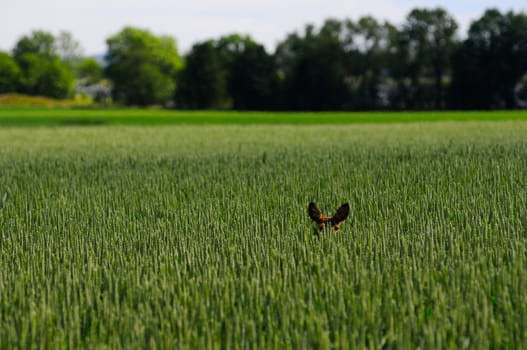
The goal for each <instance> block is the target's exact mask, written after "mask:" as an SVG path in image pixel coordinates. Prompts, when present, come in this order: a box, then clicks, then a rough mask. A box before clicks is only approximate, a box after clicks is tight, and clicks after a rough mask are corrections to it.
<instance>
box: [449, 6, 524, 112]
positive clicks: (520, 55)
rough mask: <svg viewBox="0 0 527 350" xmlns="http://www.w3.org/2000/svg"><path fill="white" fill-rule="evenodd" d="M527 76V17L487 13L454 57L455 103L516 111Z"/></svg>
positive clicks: (472, 29) (492, 11)
mask: <svg viewBox="0 0 527 350" xmlns="http://www.w3.org/2000/svg"><path fill="white" fill-rule="evenodd" d="M525 74H527V15H525V14H523V13H518V14H516V13H514V12H508V13H501V12H500V11H498V10H496V9H490V10H487V11H486V12H485V13H484V15H483V16H482V17H481V18H480V19H478V20H476V21H474V22H473V23H472V24H471V26H470V29H469V32H468V37H467V39H466V40H465V41H464V42H463V44H462V46H461V48H460V49H459V51H458V53H457V54H456V56H455V63H454V74H453V84H452V85H453V86H452V93H451V95H452V101H453V105H454V107H456V108H471V109H489V108H516V107H517V105H518V104H517V97H516V90H517V88H518V85H519V84H520V83H521V81H522V78H523V77H524V76H525Z"/></svg>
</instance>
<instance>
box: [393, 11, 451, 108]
mask: <svg viewBox="0 0 527 350" xmlns="http://www.w3.org/2000/svg"><path fill="white" fill-rule="evenodd" d="M457 28H458V25H457V23H456V21H455V20H454V18H453V17H452V16H451V15H449V14H448V13H447V12H446V11H445V10H444V9H442V8H436V9H432V10H430V9H414V10H412V11H411V12H410V14H409V15H408V16H407V18H406V23H405V24H404V25H403V28H402V32H401V38H402V42H401V44H402V45H403V48H404V50H405V54H406V60H407V64H408V68H409V75H410V79H411V81H412V85H413V88H414V89H415V91H416V94H415V95H414V98H415V100H416V101H417V100H419V101H423V103H421V104H417V107H420V108H430V107H432V104H429V103H427V100H428V99H427V96H426V95H425V94H424V91H423V89H422V86H421V85H422V84H420V81H419V79H421V80H426V78H427V77H430V76H431V77H432V79H433V81H434V103H433V107H435V108H436V109H441V108H444V100H445V99H444V96H443V95H444V94H443V76H444V74H445V72H446V71H447V70H448V69H449V67H450V62H451V58H452V55H453V53H454V50H455V48H456V45H457V42H456V37H455V35H456V31H457Z"/></svg>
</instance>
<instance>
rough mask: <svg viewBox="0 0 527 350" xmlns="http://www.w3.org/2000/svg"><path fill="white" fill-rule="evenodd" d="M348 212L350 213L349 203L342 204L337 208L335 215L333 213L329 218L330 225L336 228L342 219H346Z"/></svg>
mask: <svg viewBox="0 0 527 350" xmlns="http://www.w3.org/2000/svg"><path fill="white" fill-rule="evenodd" d="M349 213H350V205H349V203H345V204H343V205H342V206H341V207H340V208H339V209H338V210H337V212H336V213H335V215H333V217H332V218H331V225H332V226H333V228H335V227H336V230H338V225H339V224H340V223H341V222H342V221H344V220H346V218H347V217H348V215H349Z"/></svg>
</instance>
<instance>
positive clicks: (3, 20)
mask: <svg viewBox="0 0 527 350" xmlns="http://www.w3.org/2000/svg"><path fill="white" fill-rule="evenodd" d="M2 2H3V3H2V5H1V6H0V50H4V51H8V50H11V49H12V48H13V46H14V44H15V43H16V41H17V40H18V39H19V38H20V37H21V36H22V35H25V34H28V33H30V32H31V31H32V30H34V29H43V30H46V31H50V32H52V33H53V34H55V35H56V34H58V33H59V31H60V30H66V31H69V32H71V33H73V35H74V37H75V38H76V39H77V40H78V41H79V42H80V43H81V45H82V47H83V48H84V51H85V53H86V54H88V55H92V54H101V53H104V52H105V51H106V42H105V41H106V38H108V37H109V36H110V35H113V34H115V33H117V32H119V31H120V30H121V29H122V28H123V27H124V26H126V25H132V26H136V27H140V28H145V29H149V30H151V31H152V32H153V33H155V34H167V35H170V36H172V37H174V38H175V39H176V40H177V43H178V47H179V49H180V51H181V52H185V51H186V50H188V49H189V48H190V47H191V45H192V44H193V43H195V42H197V41H200V40H204V39H209V38H218V37H219V36H221V35H223V34H228V33H233V32H236V33H243V34H250V35H251V36H252V37H253V38H254V39H255V40H256V41H258V42H261V43H263V44H265V46H266V47H267V48H268V49H269V50H273V49H274V47H275V45H276V43H277V42H278V41H280V40H282V39H284V38H285V36H286V34H287V33H290V32H293V31H296V30H300V29H302V28H303V27H304V25H305V24H306V23H313V24H316V25H318V24H320V23H322V22H323V21H324V19H326V18H329V17H333V18H338V19H343V18H351V19H357V18H358V17H360V16H362V15H367V14H371V15H373V16H374V17H376V18H378V19H381V20H384V19H387V20H390V21H391V22H393V23H394V24H399V23H401V22H402V21H403V20H404V17H405V16H406V14H407V13H408V11H409V10H410V9H412V8H414V7H435V6H442V7H445V8H446V9H447V10H448V11H449V12H450V13H451V14H452V15H453V16H454V17H455V18H456V20H457V21H458V22H459V24H460V25H461V30H462V33H461V34H463V32H464V31H465V30H466V28H467V27H468V24H469V23H470V21H471V20H473V19H475V18H477V17H479V16H481V14H482V13H483V11H484V10H485V9H487V8H490V7H497V8H499V9H500V10H510V9H513V10H516V11H519V10H521V11H524V12H527V0H499V1H498V0H436V1H427V0H189V1H179V0H87V1H86V0H84V1H77V0H47V1H45V0H2Z"/></svg>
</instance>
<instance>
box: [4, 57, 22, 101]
mask: <svg viewBox="0 0 527 350" xmlns="http://www.w3.org/2000/svg"><path fill="white" fill-rule="evenodd" d="M19 81H20V68H18V65H17V63H16V61H15V60H14V59H13V58H12V57H11V56H10V55H9V54H8V53H6V52H0V94H2V93H6V92H14V91H16V89H17V85H18V83H19Z"/></svg>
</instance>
